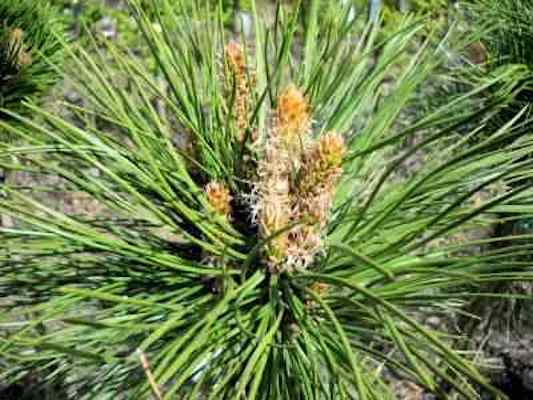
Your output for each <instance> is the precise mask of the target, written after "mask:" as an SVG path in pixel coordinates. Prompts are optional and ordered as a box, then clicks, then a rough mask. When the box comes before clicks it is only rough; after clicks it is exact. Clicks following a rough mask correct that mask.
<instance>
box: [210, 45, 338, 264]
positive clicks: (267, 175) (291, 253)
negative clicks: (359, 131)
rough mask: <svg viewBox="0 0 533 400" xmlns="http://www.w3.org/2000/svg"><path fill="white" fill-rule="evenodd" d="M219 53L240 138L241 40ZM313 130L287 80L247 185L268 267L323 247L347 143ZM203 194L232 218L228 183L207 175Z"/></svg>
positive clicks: (245, 95) (243, 111) (243, 102)
mask: <svg viewBox="0 0 533 400" xmlns="http://www.w3.org/2000/svg"><path fill="white" fill-rule="evenodd" d="M225 56H226V59H227V60H228V65H229V69H230V71H231V72H232V73H233V79H234V80H235V88H236V89H235V90H236V93H235V101H234V111H233V114H232V115H233V118H235V126H236V128H237V131H238V132H239V135H240V138H238V139H242V136H243V134H242V132H244V131H246V130H247V129H250V127H249V111H250V109H251V107H250V103H251V98H250V89H251V88H250V83H249V76H250V75H249V74H248V71H247V66H246V64H245V58H244V55H243V50H242V48H241V47H240V45H238V44H236V43H234V42H232V43H230V44H229V45H227V46H226V49H225ZM311 134H312V131H311V111H310V108H309V105H308V102H307V100H306V98H305V96H304V94H303V93H302V91H301V90H299V89H298V88H297V87H295V86H289V87H287V88H286V89H285V90H284V91H283V92H282V93H281V94H280V95H279V96H278V98H277V105H276V108H275V109H274V110H272V123H271V124H270V127H269V128H268V130H267V132H265V134H264V136H263V138H262V139H263V140H262V141H261V143H260V145H257V143H254V146H253V148H254V149H255V150H254V155H253V156H254V157H255V159H256V160H257V163H256V168H257V170H256V173H255V174H254V176H255V181H254V182H253V183H252V187H253V190H254V192H255V193H257V196H256V200H255V201H254V204H253V205H252V207H251V210H250V212H251V214H253V215H256V216H257V217H256V218H255V223H256V224H257V225H258V234H259V237H260V239H261V240H265V242H266V245H265V248H264V251H263V253H262V254H263V259H264V262H265V265H266V266H267V268H268V269H269V271H270V272H271V273H282V272H291V271H294V270H298V269H303V268H306V267H308V266H309V265H310V264H311V263H312V262H313V260H314V259H315V256H316V255H317V254H318V253H319V252H320V251H321V250H322V247H323V236H324V230H325V227H326V225H327V222H328V216H329V214H330V209H331V207H332V202H333V197H334V194H335V188H336V185H337V182H338V180H339V177H340V175H341V173H342V160H343V156H344V154H345V151H346V147H345V144H344V140H343V138H342V136H341V135H339V134H338V133H336V132H327V133H325V134H322V135H321V136H319V137H318V138H317V139H314V138H313V137H312V135H311ZM205 194H206V197H207V200H208V203H209V204H210V205H211V208H212V210H213V211H214V212H216V213H218V214H220V215H223V216H226V217H227V218H228V219H230V220H231V213H232V210H231V201H232V198H233V196H232V194H231V193H230V191H229V190H228V188H227V186H226V185H225V184H224V183H222V182H217V181H212V182H210V183H208V184H207V185H206V187H205ZM234 195H235V196H238V195H239V194H234ZM250 220H251V221H252V218H250Z"/></svg>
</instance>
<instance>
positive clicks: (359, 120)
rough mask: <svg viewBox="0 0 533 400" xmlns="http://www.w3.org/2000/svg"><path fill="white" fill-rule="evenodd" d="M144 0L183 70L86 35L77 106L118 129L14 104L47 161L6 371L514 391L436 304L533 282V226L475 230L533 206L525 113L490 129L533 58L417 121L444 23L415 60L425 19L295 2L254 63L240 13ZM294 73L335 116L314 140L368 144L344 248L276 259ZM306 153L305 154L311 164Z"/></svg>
mask: <svg viewBox="0 0 533 400" xmlns="http://www.w3.org/2000/svg"><path fill="white" fill-rule="evenodd" d="M132 7H133V8H132V10H133V12H134V14H135V15H136V18H137V21H138V26H139V32H140V33H141V34H142V35H143V37H144V39H145V40H146V43H147V45H148V47H149V48H150V50H151V52H152V55H153V57H154V58H155V60H156V63H157V66H158V69H159V70H160V71H161V73H162V76H163V77H164V80H163V84H161V80H160V79H159V78H157V77H154V76H153V75H152V74H151V69H150V68H148V67H147V66H146V65H145V61H144V60H143V59H140V58H138V57H136V56H135V55H134V54H132V52H130V51H128V49H121V48H119V47H117V46H115V45H113V44H112V43H108V44H107V45H108V47H107V51H106V53H104V52H102V51H99V52H97V53H95V55H90V54H89V53H88V52H87V51H85V50H84V49H83V48H72V47H70V46H68V45H67V44H65V43H64V46H65V49H66V50H67V51H68V52H69V53H70V55H71V56H72V57H73V59H74V62H75V68H74V73H73V74H72V78H73V79H74V80H75V82H76V83H77V85H78V87H79V90H80V91H82V92H83V93H84V95H85V96H86V98H87V100H88V105H87V107H85V108H80V107H73V106H70V109H71V110H72V111H73V112H74V113H76V114H77V115H78V116H79V117H80V119H81V120H82V121H83V120H84V121H91V120H92V117H93V116H94V115H97V116H98V117H99V118H100V119H101V120H104V121H106V123H107V125H106V126H105V127H99V126H93V125H91V124H87V125H86V126H84V127H80V126H79V125H76V124H73V123H72V122H70V121H68V120H65V119H64V118H62V117H61V116H58V115H56V114H53V113H50V112H48V111H46V110H44V109H42V108H39V107H37V106H34V105H27V106H26V107H27V110H26V111H28V112H31V113H33V115H35V116H36V117H38V118H39V120H40V121H42V122H40V123H36V122H34V121H32V120H30V119H28V118H25V117H23V116H20V115H18V114H16V113H13V112H10V111H8V110H3V112H5V113H7V114H8V115H10V116H11V117H13V118H15V119H16V120H17V122H18V124H17V126H13V125H9V124H7V123H1V125H0V126H1V127H2V128H3V129H6V130H8V131H9V132H11V133H12V134H13V135H16V136H18V137H19V139H20V140H21V143H23V144H20V145H16V146H15V145H12V146H3V147H2V148H1V152H0V161H2V162H5V163H7V161H6V160H10V161H9V164H7V165H6V167H7V168H10V169H12V170H23V171H26V172H27V173H28V174H31V175H33V176H39V177H41V178H46V179H44V180H43V182H44V183H43V184H42V185H32V186H31V187H29V188H28V187H26V186H17V185H16V184H11V185H6V186H5V187H3V188H2V192H3V195H4V199H3V201H2V202H1V203H0V212H2V213H4V214H6V215H9V216H11V217H13V218H14V219H15V221H16V222H17V224H16V226H15V227H12V228H2V229H0V242H1V243H2V246H1V247H0V271H1V274H0V297H4V298H5V301H4V302H3V303H2V304H3V305H2V307H3V308H4V310H5V312H4V313H3V314H2V315H1V316H0V324H1V325H0V327H1V329H2V331H3V334H2V335H0V367H1V368H0V371H1V372H0V379H1V380H6V381H16V380H18V379H21V377H22V376H24V375H25V374H28V373H29V372H30V371H36V372H38V373H39V374H40V375H41V376H45V377H47V380H48V381H49V382H54V381H62V382H63V383H64V384H65V385H66V386H67V387H68V391H69V394H70V396H71V397H72V398H76V399H84V398H95V397H98V398H107V397H111V396H119V395H126V396H127V397H129V398H143V397H147V396H148V393H150V392H153V393H154V394H155V395H156V396H157V393H159V392H161V393H162V397H163V398H165V399H171V398H176V394H177V393H179V394H180V395H182V398H189V399H198V398H212V399H220V398H232V399H233V398H234V399H241V398H246V399H250V400H251V399H300V398H301V399H330V398H334V399H343V398H357V399H362V400H364V399H369V400H377V399H391V398H393V394H392V393H391V391H390V388H389V387H388V385H387V382H386V381H384V378H383V375H382V373H381V372H382V371H383V369H384V368H385V369H387V370H388V371H390V372H393V373H394V374H395V375H397V376H400V377H402V378H404V379H408V380H412V381H413V382H416V383H417V384H418V385H420V386H421V387H423V388H425V389H427V390H428V391H432V392H435V393H437V394H439V395H442V396H445V393H443V391H442V389H441V385H440V383H441V382H447V383H448V384H449V385H451V387H453V388H454V390H456V391H457V392H458V393H460V394H461V395H462V396H463V397H464V398H468V399H473V398H476V397H477V394H476V391H475V387H476V386H477V385H481V386H486V387H487V389H488V390H490V391H491V393H493V395H494V398H504V395H503V394H501V393H499V392H498V391H497V390H496V389H494V388H491V387H490V386H489V385H488V383H487V381H486V379H485V378H484V377H483V376H482V375H481V374H480V373H479V372H478V369H477V365H476V363H475V361H474V357H473V355H470V354H468V353H465V352H461V351H459V350H460V349H458V348H456V345H457V342H456V341H455V340H454V339H455V338H453V337H450V335H449V334H447V333H446V332H441V331H439V330H438V329H435V328H434V327H428V326H425V323H424V321H425V320H424V318H423V316H424V315H425V313H432V314H443V315H448V314H449V313H451V312H453V311H454V310H457V309H458V308H459V307H461V306H462V305H463V304H465V303H466V302H468V301H469V300H470V299H471V297H472V296H476V297H480V296H483V295H484V294H483V293H479V292H475V291H473V290H472V289H473V288H475V287H477V286H478V285H480V284H483V283H486V282H493V283H495V282H502V281H513V280H520V279H521V280H524V279H531V278H532V276H531V274H530V273H527V272H523V270H522V268H521V266H520V265H517V264H516V263H515V262H514V260H515V256H516V255H517V254H520V253H523V252H530V251H531V246H530V245H529V244H528V242H527V241H526V240H525V239H528V238H524V237H517V238H512V239H513V240H514V241H515V242H514V243H515V245H514V246H512V247H506V248H502V249H499V248H496V249H494V248H492V249H490V248H489V249H487V250H486V251H482V252H479V249H480V248H481V249H485V247H486V246H485V245H486V244H487V243H492V244H497V243H498V241H500V240H504V239H503V238H495V239H475V236H473V235H471V234H472V233H475V232H478V230H479V229H480V228H483V227H486V226H489V225H490V224H493V223H496V222H497V219H498V217H497V215H498V212H501V211H502V210H506V211H507V212H511V213H513V214H515V215H520V216H531V214H532V211H533V209H532V208H531V202H530V199H531V194H532V193H531V192H532V188H531V185H529V184H526V183H522V184H521V185H515V186H512V187H508V186H505V185H502V180H503V179H507V180H509V179H510V180H514V181H519V182H520V181H521V182H523V180H522V178H523V177H524V176H528V175H530V174H531V172H532V164H533V162H532V161H530V160H528V159H524V158H523V156H524V155H526V154H529V153H530V152H531V151H532V150H533V144H532V143H531V141H530V140H529V139H528V138H527V136H525V135H523V132H522V131H521V130H518V129H515V126H514V124H513V123H514V121H509V122H508V123H507V124H506V125H504V126H502V127H500V128H499V129H497V130H494V131H488V132H486V135H485V139H483V140H481V141H480V142H477V143H475V144H472V143H471V142H470V140H469V139H470V138H471V136H472V135H475V134H476V133H477V131H478V130H481V129H484V123H485V122H486V121H487V120H490V118H491V117H492V116H493V115H494V114H495V113H497V112H498V110H499V108H500V107H501V106H503V105H505V104H507V103H508V102H510V101H512V99H513V96H514V94H515V91H516V89H517V86H518V84H519V82H521V81H522V78H523V69H521V68H520V67H509V68H502V69H500V70H498V71H497V72H495V73H493V74H491V75H489V76H486V77H474V78H472V80H471V82H470V84H469V85H467V86H466V88H465V91H464V92H462V93H460V94H457V95H456V96H455V97H454V98H451V99H450V101H449V102H447V103H446V104H445V105H444V106H441V107H433V108H431V109H428V110H427V112H425V113H423V114H422V115H420V114H419V113H415V115H414V116H412V117H411V118H409V119H408V120H405V119H404V116H405V113H407V112H408V111H409V110H410V107H411V106H412V105H413V104H417V96H419V95H420V90H421V88H423V87H425V86H426V83H427V82H429V81H432V80H434V79H435V75H434V74H436V73H437V72H438V71H439V69H440V68H442V67H443V64H444V63H445V60H446V56H445V54H442V53H441V50H440V49H441V48H442V47H436V48H434V47H432V46H431V45H430V43H431V41H428V42H427V43H425V44H424V45H422V46H421V47H420V48H419V49H418V51H417V52H416V53H414V54H413V53H412V52H411V53H410V62H409V63H398V59H399V58H400V56H401V55H402V54H403V53H404V52H409V51H411V49H412V45H411V43H412V40H413V38H414V37H415V35H417V32H419V31H420V30H421V29H423V26H422V25H420V24H419V23H415V21H413V20H412V19H409V18H407V19H404V20H402V21H401V24H399V26H398V29H397V31H396V32H395V33H394V34H390V35H388V36H387V37H386V39H385V40H383V41H379V42H378V41H377V37H378V35H377V33H376V31H375V30H373V29H372V27H370V26H367V27H366V29H365V30H364V31H363V32H361V31H360V30H359V29H358V26H359V24H353V23H351V22H350V21H348V19H347V18H345V13H344V11H345V10H343V8H341V7H340V6H335V4H333V5H332V6H331V7H337V8H336V9H337V15H338V20H337V21H336V23H335V24H331V25H330V26H329V27H328V30H325V31H322V30H320V29H319V26H318V24H317V21H318V14H319V7H318V3H317V2H316V1H313V2H311V3H310V4H309V7H310V8H309V9H308V10H307V11H308V12H307V19H306V25H305V29H304V32H303V37H302V38H300V37H297V36H295V32H296V31H297V29H296V28H297V26H296V24H297V16H294V18H290V17H288V16H287V15H284V14H283V12H282V10H281V9H278V15H277V16H276V24H275V25H274V26H273V27H270V28H267V27H266V26H265V25H264V23H263V21H262V20H260V19H258V18H256V19H255V22H256V35H255V43H254V44H251V43H242V48H243V49H245V57H244V59H245V60H246V66H245V68H243V70H244V71H246V73H241V72H239V75H237V73H235V74H234V75H233V76H232V75H231V74H228V73H227V70H228V68H229V67H228V64H230V61H231V57H229V55H231V53H229V52H228V51H227V48H226V45H227V44H228V39H227V37H226V32H225V31H224V30H223V28H222V26H223V21H221V19H220V18H221V15H222V13H221V12H218V13H213V14H208V15H207V16H206V15H205V14H204V13H203V11H202V10H200V9H199V8H195V9H193V10H192V12H191V14H192V15H191V18H190V19H186V18H183V10H182V9H180V8H179V7H175V4H174V2H171V1H161V9H160V10H158V12H156V14H155V15H156V18H157V23H158V26H160V27H161V30H156V29H155V28H154V24H153V21H152V20H151V19H150V18H149V17H148V16H147V15H146V14H145V13H144V12H143V11H142V9H141V8H140V7H138V6H135V5H132ZM200 11H202V12H200ZM253 12H254V13H255V9H254V10H253ZM300 39H302V40H300ZM225 48H226V52H224V49H225ZM253 49H255V51H254V50H253ZM224 54H225V56H224ZM109 58H111V60H112V64H113V68H111V67H110V65H109ZM114 66H118V67H119V69H120V72H121V73H120V74H117V72H116V68H115V67H114ZM238 71H242V70H241V69H239V70H238ZM391 78H393V79H391ZM243 79H244V80H243ZM291 84H293V85H295V86H296V87H297V88H302V90H303V92H304V93H305V99H306V102H308V104H309V108H308V110H306V111H308V112H310V113H311V115H312V117H313V121H312V125H311V127H310V129H311V131H312V138H307V140H309V141H310V142H311V143H313V142H314V141H317V140H320V138H323V137H325V134H326V133H327V132H331V131H336V132H338V133H339V134H342V135H343V137H344V140H345V143H346V147H347V153H346V155H345V156H344V158H343V165H342V169H343V174H342V177H341V180H340V183H339V185H338V187H337V191H336V197H335V203H334V207H333V209H332V210H331V216H330V220H329V224H328V225H327V228H326V229H325V234H324V237H323V238H322V239H323V249H322V251H321V252H319V253H317V254H315V255H314V258H313V262H312V263H311V264H309V265H306V266H305V267H302V268H296V269H281V270H275V269H273V268H271V266H270V265H269V262H270V261H269V258H267V257H266V256H265V255H266V254H267V252H268V249H269V248H270V247H269V246H272V244H273V243H275V241H276V239H277V238H279V237H282V235H283V234H284V233H285V232H286V231H290V230H292V229H294V228H295V226H289V227H284V228H283V229H281V230H280V231H278V232H273V234H272V235H271V236H268V237H265V235H263V234H262V232H261V229H260V227H258V223H257V222H255V221H256V220H255V219H254V216H255V215H254V212H255V211H256V209H255V207H256V205H257V196H258V193H257V192H258V191H259V195H260V194H261V190H265V188H261V187H259V188H258V187H257V186H256V185H255V184H254V183H257V179H258V177H257V174H259V175H261V174H260V173H259V172H260V171H261V169H260V167H258V165H259V166H261V165H262V164H261V163H264V162H265V155H264V152H265V151H266V150H265V143H268V141H269V138H270V136H269V135H272V129H273V126H274V127H275V126H276V123H279V119H276V118H275V117H276V116H277V117H278V118H279V112H277V113H276V110H277V109H278V107H279V104H283V102H281V101H280V94H282V93H284V91H285V89H286V88H287V87H289V86H290V85H291ZM486 91H490V92H491V93H493V95H492V96H491V97H490V98H489V97H487V98H486V99H488V100H485V101H483V97H481V99H482V100H481V101H480V102H479V104H478V107H477V108H472V107H471V104H472V99H473V98H478V96H479V95H480V94H482V93H484V92H486ZM243 93H245V94H246V95H247V96H249V97H242V95H243ZM242 99H245V100H246V101H248V102H249V103H243V102H242V101H241V100H242ZM243 104H245V107H243ZM242 110H247V111H248V112H247V113H245V118H244V122H245V124H244V125H245V128H244V130H243V126H242V125H241V123H242V122H243V121H242V119H239V118H237V117H238V116H241V117H242V115H243V114H242V112H243V111H242ZM472 121H476V122H477V125H476V126H474V128H473V129H471V130H469V131H468V132H466V133H465V132H464V130H465V129H467V127H468V126H470V125H469V124H471V123H472ZM184 137H187V138H189V139H190V143H188V144H186V145H182V146H178V145H177V144H176V143H177V142H178V141H179V140H180V139H183V138H184ZM254 138H257V139H256V141H252V139H254ZM409 139H416V141H414V142H415V144H414V145H413V146H412V147H405V146H404V141H405V140H409ZM510 139H513V140H512V141H511V142H510V144H509V145H508V147H507V148H506V149H505V151H503V150H502V149H501V148H499V147H497V146H496V147H495V144H498V143H502V142H507V141H509V140H510ZM296 149H297V147H296V148H295V152H294V153H292V157H293V159H292V160H293V161H298V162H301V163H302V164H305V162H306V161H307V160H306V159H305V158H304V159H303V160H302V159H298V155H297V154H298V151H297V150H296ZM420 154H424V155H425V156H424V157H423V158H422V163H421V166H420V167H419V168H417V169H410V170H409V171H408V173H405V171H404V167H405V165H406V163H408V162H410V161H412V160H413V159H415V160H416V159H418V158H419V157H420ZM13 157H14V158H15V161H11V160H12V159H13ZM517 160H519V161H518V162H517ZM280 167H281V166H280ZM258 168H259V169H258ZM258 170H259V172H258ZM297 172H298V173H297V174H291V176H290V180H291V185H293V184H296V185H297V184H298V179H302V178H301V174H300V173H301V172H302V169H300V170H298V171H297ZM303 172H305V171H303ZM57 177H59V178H60V179H58V178H57ZM284 178H286V179H289V177H286V176H285V177H284ZM214 181H216V182H218V183H220V184H222V185H224V187H226V188H228V190H229V192H230V194H231V196H232V197H233V200H232V201H231V204H230V206H231V209H232V210H233V211H232V212H231V213H230V214H231V215H228V216H224V215H219V214H217V213H216V212H214V210H213V207H211V206H212V205H213V203H210V201H209V196H208V194H209V193H208V192H207V191H206V190H205V189H204V188H205V185H206V184H208V183H212V182H214ZM259 182H261V181H260V180H259ZM295 182H296V183H295ZM258 189H259V190H258ZM267 189H268V188H267ZM50 192H53V193H63V194H64V195H71V194H73V193H76V194H78V195H80V194H81V195H82V196H83V197H84V198H86V199H87V200H88V201H90V202H91V203H95V204H96V205H97V212H94V211H93V212H89V211H87V210H85V209H84V210H74V212H72V211H70V212H67V211H65V210H61V209H58V208H57V207H53V206H50V205H48V202H47V195H48V193H50ZM480 192H482V193H483V194H484V195H485V197H483V198H479V196H478V195H479V193H480ZM219 194H220V193H219ZM221 198H224V196H219V197H218V199H219V200H220V199H221ZM226 198H227V196H226ZM282 211H283V212H285V211H286V212H288V211H291V210H287V209H283V208H282ZM259 218H260V216H259ZM308 224H311V222H310V221H306V220H304V221H296V225H303V226H307V225H308ZM311 226H312V225H311ZM284 231H285V232H284ZM505 240H510V238H509V237H507V238H505ZM474 293H475V294H474ZM485 295H487V296H490V295H492V294H491V293H485ZM21 313H26V314H27V318H20V315H21ZM15 316H19V318H18V319H16V318H15ZM146 358H147V359H148V361H149V364H150V366H149V367H148V366H147V365H146V363H144V361H146ZM143 364H144V367H145V369H146V371H143ZM148 371H149V372H148ZM152 377H153V380H152Z"/></svg>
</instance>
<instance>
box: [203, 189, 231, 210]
mask: <svg viewBox="0 0 533 400" xmlns="http://www.w3.org/2000/svg"><path fill="white" fill-rule="evenodd" d="M204 192H205V194H206V196H207V201H208V202H209V204H210V205H211V207H212V208H213V210H215V212H216V213H217V214H220V215H223V216H225V217H229V216H230V214H231V200H232V197H231V194H230V192H229V190H228V188H227V187H226V186H225V185H224V184H223V183H219V182H216V181H212V182H209V183H208V184H207V185H206V186H205V188H204Z"/></svg>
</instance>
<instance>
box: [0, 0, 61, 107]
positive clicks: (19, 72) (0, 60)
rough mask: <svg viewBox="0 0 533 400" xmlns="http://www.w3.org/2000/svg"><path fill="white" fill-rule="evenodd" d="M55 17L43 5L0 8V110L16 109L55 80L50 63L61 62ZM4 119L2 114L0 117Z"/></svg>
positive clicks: (28, 0)
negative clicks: (0, 108) (23, 101)
mask: <svg viewBox="0 0 533 400" xmlns="http://www.w3.org/2000/svg"><path fill="white" fill-rule="evenodd" d="M61 29H62V28H61V25H60V23H59V21H58V18H57V14H56V13H55V11H54V10H53V9H51V7H50V6H49V5H47V3H46V2H37V3H36V2H35V1H32V0H5V1H2V3H1V4H0V107H3V108H9V109H10V110H16V109H20V108H19V105H20V103H21V102H22V100H24V99H31V98H34V97H35V96H39V95H40V94H41V93H43V91H44V90H45V89H46V88H48V87H49V86H50V85H51V84H53V83H54V82H55V81H56V80H57V79H58V73H57V72H56V71H55V70H54V68H52V67H51V65H50V63H53V64H58V63H60V62H61V59H62V51H61V46H60V45H59V42H58V40H57V39H56V35H59V34H61ZM2 117H5V114H3V115H2Z"/></svg>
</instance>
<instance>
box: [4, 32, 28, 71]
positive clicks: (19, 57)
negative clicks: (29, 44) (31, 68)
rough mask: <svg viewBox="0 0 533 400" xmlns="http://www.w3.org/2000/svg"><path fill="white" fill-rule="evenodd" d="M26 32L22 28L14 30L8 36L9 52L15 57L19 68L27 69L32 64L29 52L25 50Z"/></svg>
mask: <svg viewBox="0 0 533 400" xmlns="http://www.w3.org/2000/svg"><path fill="white" fill-rule="evenodd" d="M23 36H24V31H23V30H22V29H20V28H15V29H12V30H11V32H9V36H8V50H9V53H11V54H12V55H13V57H14V60H15V64H16V66H17V67H18V68H22V67H26V66H28V65H30V64H31V63H32V58H31V55H30V53H29V52H27V51H26V50H24V42H23Z"/></svg>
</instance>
